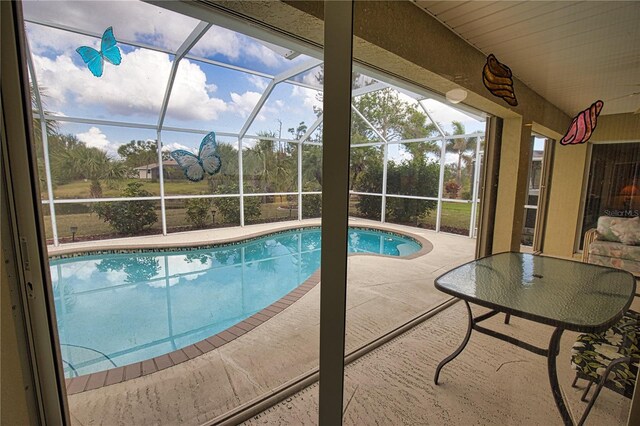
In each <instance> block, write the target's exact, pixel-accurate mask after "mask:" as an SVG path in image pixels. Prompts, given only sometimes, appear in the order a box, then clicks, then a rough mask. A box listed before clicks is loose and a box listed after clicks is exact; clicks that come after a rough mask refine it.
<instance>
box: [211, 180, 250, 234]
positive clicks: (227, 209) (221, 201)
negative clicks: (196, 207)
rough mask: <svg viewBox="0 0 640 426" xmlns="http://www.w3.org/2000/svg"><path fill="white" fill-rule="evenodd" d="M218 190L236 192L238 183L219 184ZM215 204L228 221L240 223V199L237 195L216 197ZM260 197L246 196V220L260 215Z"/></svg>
mask: <svg viewBox="0 0 640 426" xmlns="http://www.w3.org/2000/svg"><path fill="white" fill-rule="evenodd" d="M218 190H219V192H220V193H222V194H235V193H237V192H238V185H237V184H230V185H219V186H218ZM213 205H214V207H215V208H216V210H217V211H218V213H220V214H222V216H223V217H224V221H225V222H227V223H237V224H239V223H240V200H239V199H238V198H237V197H229V198H226V197H225V198H214V199H213ZM260 214H261V210H260V199H259V198H258V197H245V198H244V220H245V222H247V221H250V220H252V219H256V218H258V217H260Z"/></svg>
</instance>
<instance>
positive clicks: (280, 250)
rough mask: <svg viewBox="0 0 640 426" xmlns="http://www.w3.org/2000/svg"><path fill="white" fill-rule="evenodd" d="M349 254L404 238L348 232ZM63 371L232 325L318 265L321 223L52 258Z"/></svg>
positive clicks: (394, 252) (163, 350)
mask: <svg viewBox="0 0 640 426" xmlns="http://www.w3.org/2000/svg"><path fill="white" fill-rule="evenodd" d="M348 239H349V252H350V253H369V254H384V255H389V256H406V255H409V254H411V253H414V252H416V251H418V250H420V249H421V245H420V244H419V243H418V242H417V241H415V240H413V239H411V238H408V237H402V236H400V235H397V234H392V233H387V232H382V231H378V230H371V229H359V228H350V229H349V233H348ZM50 266H51V276H52V282H53V290H54V300H55V307H56V315H57V322H58V331H59V336H60V342H61V352H62V358H63V360H64V361H63V363H64V367H65V375H66V377H75V376H77V375H84V374H89V373H93V372H97V371H102V370H106V369H110V368H114V367H116V366H122V365H127V364H131V363H134V362H137V361H143V360H146V359H150V358H153V357H156V356H159V355H162V354H167V353H170V352H172V351H175V350H177V349H180V348H183V347H186V346H188V345H191V344H193V343H196V342H199V341H201V340H203V339H205V338H207V337H210V336H213V335H214V334H216V333H219V332H222V331H223V330H226V329H228V328H229V327H232V326H233V325H234V324H237V323H239V322H241V321H242V320H244V319H246V318H248V317H250V316H251V315H253V314H255V313H256V312H259V311H261V310H262V309H263V308H265V307H267V306H269V305H270V304H272V303H274V302H276V301H277V300H279V299H280V298H282V297H283V296H285V295H287V294H288V293H289V292H291V291H292V290H294V289H295V288H296V287H298V286H299V285H300V284H301V283H303V282H304V281H305V280H306V279H307V278H309V277H310V276H311V275H312V274H313V273H314V272H315V271H316V270H317V269H318V268H319V267H320V228H305V229H296V230H289V231H285V232H279V233H275V234H269V235H265V236H262V237H258V238H254V239H251V240H245V241H239V242H237V243H233V244H227V245H224V246H218V247H208V248H198V249H193V248H189V249H163V250H162V251H136V250H132V251H131V252H129V253H119V254H98V255H96V254H93V255H91V254H88V255H82V256H74V257H69V258H62V259H54V260H51V263H50Z"/></svg>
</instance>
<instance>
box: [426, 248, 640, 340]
mask: <svg viewBox="0 0 640 426" xmlns="http://www.w3.org/2000/svg"><path fill="white" fill-rule="evenodd" d="M435 284H436V288H438V289H439V290H441V291H443V292H445V293H448V294H451V295H454V296H457V297H460V298H462V299H465V300H468V301H471V302H475V303H477V304H479V305H483V306H486V307H490V308H495V309H497V310H504V311H506V312H511V313H513V314H515V315H518V316H522V317H524V318H530V319H533V320H536V321H539V322H542V323H546V324H550V325H556V326H563V327H564V328H567V329H569V330H575V331H581V332H587V331H598V330H599V329H602V328H606V327H608V326H609V325H611V324H610V323H611V320H612V319H613V318H617V317H619V316H620V315H621V314H622V312H623V311H624V310H625V309H626V308H627V307H628V304H629V303H630V301H631V299H632V297H633V294H634V293H635V287H636V286H635V279H634V277H633V276H632V275H631V274H630V273H628V272H625V271H620V270H617V269H611V268H605V267H602V266H596V265H590V264H586V263H580V262H574V261H569V260H562V259H555V258H552V257H544V256H534V255H532V254H527V253H500V254H496V255H493V256H489V257H485V258H482V259H478V260H476V261H473V262H470V263H467V264H464V265H462V266H459V267H457V268H455V269H453V270H451V271H449V272H447V273H445V274H444V275H442V276H440V277H439V278H437V279H436V280H435ZM603 325H605V326H606V327H603Z"/></svg>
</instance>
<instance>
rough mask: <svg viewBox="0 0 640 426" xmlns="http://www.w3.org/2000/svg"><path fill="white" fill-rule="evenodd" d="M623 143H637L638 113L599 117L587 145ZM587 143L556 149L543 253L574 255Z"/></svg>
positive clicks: (580, 212)
mask: <svg viewBox="0 0 640 426" xmlns="http://www.w3.org/2000/svg"><path fill="white" fill-rule="evenodd" d="M624 141H638V142H640V114H614V115H601V116H600V117H599V118H598V125H597V127H596V130H595V131H594V133H593V136H592V137H591V140H590V141H589V142H588V144H590V143H593V142H595V143H598V142H624ZM588 144H582V145H567V146H562V145H560V144H558V145H557V146H556V151H555V160H554V165H553V174H552V181H551V194H550V197H549V213H548V216H547V228H546V231H545V250H544V251H545V253H548V254H551V255H554V256H563V257H571V256H572V255H573V253H574V244H575V241H576V238H578V237H579V235H578V232H579V231H578V225H579V224H580V220H581V216H582V209H583V206H582V205H581V199H582V190H583V187H584V180H585V179H587V178H588V176H587V172H588V170H587V168H588V164H587V153H588Z"/></svg>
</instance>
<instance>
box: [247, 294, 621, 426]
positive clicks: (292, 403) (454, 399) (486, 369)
mask: <svg viewBox="0 0 640 426" xmlns="http://www.w3.org/2000/svg"><path fill="white" fill-rule="evenodd" d="M474 311H475V309H474ZM503 319H504V316H501V315H499V316H497V317H494V318H492V319H490V320H489V321H488V323H490V325H489V326H490V327H491V328H492V329H496V330H498V331H502V332H504V333H508V334H513V335H515V336H518V337H522V336H523V335H526V336H528V339H529V340H531V341H532V342H534V343H535V344H539V345H546V344H548V338H549V336H550V334H551V331H552V328H551V327H546V326H541V325H539V324H535V323H532V322H529V321H525V320H522V319H520V318H513V317H512V318H511V324H510V325H504V324H503V323H502V320H503ZM465 322H466V312H465V308H464V305H463V304H462V303H457V304H455V305H454V306H452V307H450V308H448V309H446V310H444V311H442V312H440V313H439V314H437V315H436V316H434V317H433V318H431V319H429V320H427V321H425V322H424V323H422V324H420V325H419V326H417V327H415V328H413V329H412V330H411V331H409V332H407V333H405V334H403V335H402V336H400V337H398V338H396V339H395V340H393V341H392V342H390V343H388V344H386V345H384V346H382V347H380V348H378V349H376V350H374V351H373V352H371V353H369V354H368V355H366V356H364V357H362V358H360V359H358V360H357V361H355V362H353V363H352V364H349V365H348V366H347V367H346V368H345V392H344V408H343V410H344V424H346V425H361V424H421V425H479V424H495V425H561V424H562V420H561V419H560V416H559V414H558V411H557V409H556V407H555V404H554V401H553V398H552V396H551V391H550V388H549V381H548V380H547V368H546V362H545V360H544V358H542V357H539V356H536V355H534V354H532V353H530V352H527V351H524V350H522V349H520V348H517V347H515V346H513V345H509V344H506V343H504V342H499V341H497V340H496V339H493V338H490V337H488V336H485V335H482V334H480V333H474V334H473V335H472V337H471V341H470V342H469V345H468V346H467V348H466V349H465V351H464V352H463V353H462V354H461V355H460V356H459V357H458V358H456V359H455V360H454V361H453V362H452V363H451V364H449V365H447V366H446V367H445V368H444V369H443V371H442V373H441V376H440V380H441V384H440V385H439V386H435V385H434V384H433V373H434V371H435V367H436V365H437V364H438V362H440V361H441V359H442V358H443V357H444V355H446V354H448V353H449V352H450V351H451V350H453V349H454V348H455V347H456V346H457V345H458V344H459V342H460V341H461V340H462V338H463V337H464V331H465V329H466V325H465ZM574 339H575V333H571V332H569V333H566V334H565V335H564V336H563V339H562V345H561V352H560V355H559V357H558V363H559V367H558V374H559V378H560V383H561V385H562V390H563V392H564V394H565V395H566V398H567V400H568V402H569V408H570V410H571V412H572V413H573V416H574V418H576V417H579V416H580V415H581V414H582V411H583V410H584V408H585V406H586V404H585V403H584V402H580V395H581V394H582V391H583V390H584V384H585V382H584V381H581V382H579V387H578V388H577V389H573V388H571V386H570V384H571V382H572V380H573V376H574V375H573V372H572V370H571V369H570V367H569V353H568V350H569V348H570V347H571V345H572V344H573V341H574ZM629 405H630V401H629V400H628V399H626V398H624V397H622V396H620V395H618V394H616V393H614V392H611V391H607V390H605V391H603V392H602V393H601V394H600V396H599V398H598V401H597V403H596V404H595V406H594V408H593V410H592V411H591V413H590V415H589V417H588V418H587V422H586V424H587V425H606V424H609V425H613V424H626V421H627V416H628V415H629ZM317 419H318V386H317V384H314V385H313V386H310V387H308V388H306V389H304V390H302V391H301V392H299V393H297V394H296V395H294V396H293V397H292V398H290V399H288V400H286V401H284V402H282V403H280V404H278V405H276V406H274V407H272V408H270V409H268V410H266V411H265V412H263V413H261V414H259V415H257V416H255V417H254V418H252V419H251V420H249V421H247V422H245V424H247V425H257V424H304V425H311V424H317Z"/></svg>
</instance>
